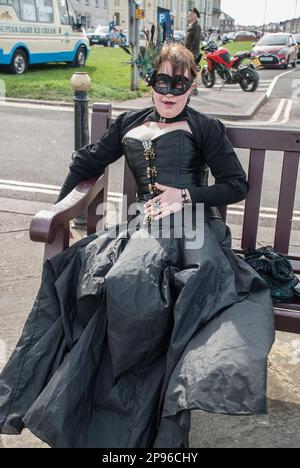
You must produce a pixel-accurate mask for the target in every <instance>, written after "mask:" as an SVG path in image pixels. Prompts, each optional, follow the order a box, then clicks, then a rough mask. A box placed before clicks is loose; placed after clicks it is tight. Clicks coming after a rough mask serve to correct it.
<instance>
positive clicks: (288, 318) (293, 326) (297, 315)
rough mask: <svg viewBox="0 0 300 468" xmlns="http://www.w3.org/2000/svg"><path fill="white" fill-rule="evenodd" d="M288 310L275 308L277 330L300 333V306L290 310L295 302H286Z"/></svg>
mask: <svg viewBox="0 0 300 468" xmlns="http://www.w3.org/2000/svg"><path fill="white" fill-rule="evenodd" d="M285 307H286V308H287V309H286V310H283V309H277V308H274V315H275V327H276V330H278V331H282V332H287V333H298V334H300V307H299V309H298V312H297V311H294V310H288V309H289V308H290V309H292V308H293V307H295V305H294V304H285Z"/></svg>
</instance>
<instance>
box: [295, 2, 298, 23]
mask: <svg viewBox="0 0 300 468" xmlns="http://www.w3.org/2000/svg"><path fill="white" fill-rule="evenodd" d="M297 8H298V0H296V2H295V13H294V18H295V19H296V17H297Z"/></svg>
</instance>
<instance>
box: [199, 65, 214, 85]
mask: <svg viewBox="0 0 300 468" xmlns="http://www.w3.org/2000/svg"><path fill="white" fill-rule="evenodd" d="M201 79H202V83H203V84H204V86H205V88H212V87H213V86H214V85H215V83H216V72H215V71H214V70H212V71H211V72H209V71H208V68H207V67H203V68H202V70H201Z"/></svg>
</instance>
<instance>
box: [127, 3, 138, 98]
mask: <svg viewBox="0 0 300 468" xmlns="http://www.w3.org/2000/svg"><path fill="white" fill-rule="evenodd" d="M128 12H129V21H128V25H129V43H130V48H131V57H132V62H133V63H132V65H131V85H130V89H131V91H137V90H138V89H139V79H138V66H137V63H136V61H137V58H138V53H139V22H138V21H137V19H136V3H135V1H134V0H128Z"/></svg>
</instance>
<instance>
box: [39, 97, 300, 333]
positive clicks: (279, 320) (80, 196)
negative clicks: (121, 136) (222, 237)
mask: <svg viewBox="0 0 300 468" xmlns="http://www.w3.org/2000/svg"><path fill="white" fill-rule="evenodd" d="M111 122H112V111H111V106H110V105H105V104H94V106H93V114H92V130H91V134H92V137H91V141H92V143H94V142H95V141H97V139H99V138H100V136H101V135H102V134H103V133H104V131H105V130H106V129H107V128H108V127H109V125H110V124H111ZM228 137H229V139H230V140H231V142H232V144H233V146H234V147H235V148H245V149H250V162H249V171H248V180H249V184H250V191H249V193H248V196H247V199H246V203H245V211H244V217H243V233H242V239H241V245H240V248H239V249H235V250H234V251H235V252H236V253H238V254H242V252H243V250H244V249H247V248H248V247H251V248H256V243H257V232H258V221H259V214H260V203H261V193H262V183H263V171H264V163H265V153H266V150H275V151H283V152H284V162H283V169H282V174H281V187H280V194H279V203H278V211H277V221H276V228H275V233H274V243H273V246H274V247H275V249H276V250H277V251H278V252H280V253H282V254H284V255H288V254H289V244H290V237H291V229H292V221H293V210H294V201H295V194H296V184H297V175H298V166H299V154H300V133H299V132H295V131H289V130H271V129H253V128H238V127H228ZM108 174H109V167H107V168H106V170H105V173H104V174H103V175H102V176H101V177H100V178H98V179H97V178H95V179H91V180H88V181H83V182H81V183H80V184H79V185H78V186H77V187H76V188H75V189H74V190H73V191H72V193H70V194H69V195H68V196H67V197H66V198H65V199H64V200H62V201H61V202H60V203H58V204H57V205H54V206H52V207H50V208H49V209H48V210H43V211H41V212H40V213H38V214H37V215H36V216H35V217H34V218H33V220H32V223H31V227H30V237H31V239H32V240H33V241H37V242H44V243H45V244H46V246H45V258H50V257H51V256H53V255H55V254H57V253H59V252H61V251H62V250H63V249H65V248H66V247H68V245H69V222H70V220H72V219H73V218H74V217H76V216H78V215H79V214H80V213H81V212H82V211H83V210H85V209H87V210H88V217H87V234H92V233H94V232H96V226H97V230H98V231H99V230H102V229H105V228H106V219H105V216H102V215H99V214H97V213H96V209H97V206H99V204H100V203H103V202H106V201H107V199H108ZM123 194H126V195H127V204H126V203H123V205H124V206H123V209H122V221H125V220H127V213H128V211H127V210H128V206H129V205H130V204H131V203H133V202H134V200H135V197H136V184H135V181H134V178H133V176H132V173H131V171H130V169H129V167H128V165H127V164H126V162H125V168H124V184H123ZM219 210H220V213H221V215H222V217H223V220H224V221H225V222H226V218H227V207H219ZM289 259H290V260H291V262H292V265H293V268H294V270H295V272H296V273H300V256H299V257H297V256H289ZM274 313H275V321H276V329H277V330H280V331H285V332H291V333H300V298H295V300H294V301H293V302H291V303H284V304H276V306H275V307H274Z"/></svg>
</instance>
